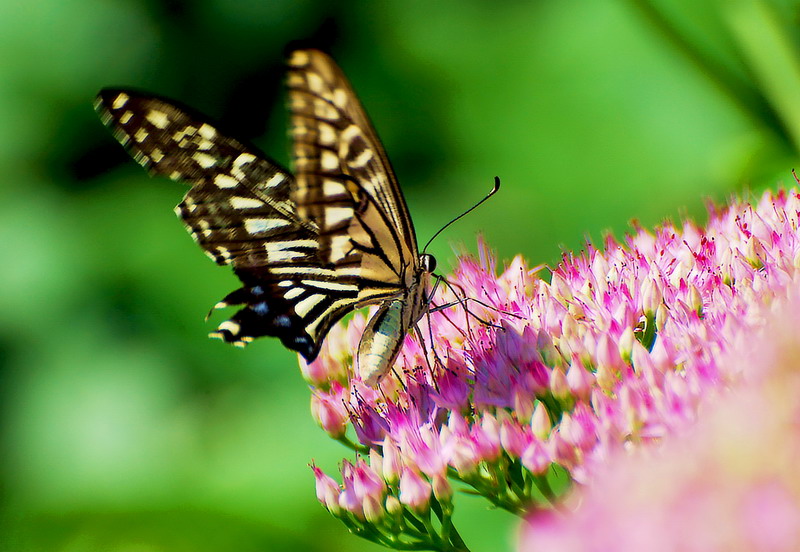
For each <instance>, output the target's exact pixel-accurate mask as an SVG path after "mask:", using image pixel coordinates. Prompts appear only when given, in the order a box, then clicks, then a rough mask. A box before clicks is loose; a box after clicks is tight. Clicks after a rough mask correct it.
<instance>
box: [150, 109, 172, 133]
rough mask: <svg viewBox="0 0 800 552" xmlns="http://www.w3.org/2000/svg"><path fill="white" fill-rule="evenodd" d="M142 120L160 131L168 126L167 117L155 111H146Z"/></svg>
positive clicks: (161, 112)
mask: <svg viewBox="0 0 800 552" xmlns="http://www.w3.org/2000/svg"><path fill="white" fill-rule="evenodd" d="M144 118H145V119H147V120H148V121H150V124H152V125H153V126H154V127H156V128H160V129H164V128H167V125H168V124H169V117H167V114H166V113H164V112H163V111H159V110H157V109H151V110H150V111H148V112H147V115H145V116H144Z"/></svg>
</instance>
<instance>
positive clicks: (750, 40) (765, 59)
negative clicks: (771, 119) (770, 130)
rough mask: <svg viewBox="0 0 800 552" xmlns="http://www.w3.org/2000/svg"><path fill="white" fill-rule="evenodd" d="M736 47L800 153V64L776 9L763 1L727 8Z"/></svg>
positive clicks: (734, 3) (741, 1)
mask: <svg viewBox="0 0 800 552" xmlns="http://www.w3.org/2000/svg"><path fill="white" fill-rule="evenodd" d="M725 8H726V16H727V21H728V24H729V25H730V28H731V31H732V32H733V35H734V37H735V38H736V40H737V44H738V45H739V47H740V48H741V50H742V53H743V55H744V57H745V59H746V61H747V62H748V64H749V67H750V68H751V69H752V71H753V73H754V74H755V77H756V79H758V81H759V82H760V84H761V89H762V90H763V91H764V94H765V95H766V97H767V99H768V100H769V102H770V103H771V106H772V109H773V110H774V111H775V112H776V113H777V115H778V118H779V120H780V121H781V125H782V128H784V129H785V130H786V132H788V134H789V136H790V138H791V144H792V145H793V146H794V150H795V151H796V152H800V102H798V101H797V94H798V90H800V60H798V56H797V46H796V44H794V43H793V42H792V38H791V37H790V36H788V33H787V29H786V27H785V26H784V25H783V24H782V23H781V20H780V19H779V17H778V15H777V14H776V13H775V10H774V8H773V7H771V6H770V5H769V4H767V3H766V2H763V1H755V0H736V1H731V2H729V3H727V4H725Z"/></svg>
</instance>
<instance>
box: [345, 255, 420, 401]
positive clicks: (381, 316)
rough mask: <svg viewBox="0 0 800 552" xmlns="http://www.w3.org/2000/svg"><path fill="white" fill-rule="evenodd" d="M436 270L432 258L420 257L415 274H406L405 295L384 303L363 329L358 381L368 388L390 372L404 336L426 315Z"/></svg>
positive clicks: (359, 347)
mask: <svg viewBox="0 0 800 552" xmlns="http://www.w3.org/2000/svg"><path fill="white" fill-rule="evenodd" d="M435 268H436V260H435V259H434V258H433V256H432V255H428V254H422V255H420V257H419V262H418V264H417V265H416V266H415V267H414V270H413V271H409V276H410V277H411V280H410V281H409V282H408V287H407V288H406V290H405V293H403V294H402V295H401V296H399V297H398V298H397V299H393V300H391V301H388V302H385V303H383V305H382V306H381V308H380V309H379V310H378V312H377V313H375V315H374V316H373V317H372V318H371V319H370V321H369V323H368V324H367V327H366V328H365V329H364V334H363V335H362V337H361V342H360V343H359V346H358V357H357V358H356V364H357V370H358V375H359V377H360V378H361V380H362V381H363V382H364V383H366V384H367V385H370V386H374V385H376V384H377V383H378V381H379V380H380V379H381V378H382V377H383V376H384V375H385V374H386V373H387V372H388V371H389V369H390V368H391V367H392V365H393V364H394V361H395V359H396V358H397V355H398V354H399V353H400V349H401V348H402V345H403V339H404V338H405V335H406V333H407V332H408V330H410V329H411V328H413V327H414V326H415V325H416V324H417V322H419V320H420V318H422V316H423V315H424V314H425V313H426V312H427V311H428V303H429V302H430V297H429V296H428V288H429V283H430V279H431V273H432V271H433V270H434V269H435Z"/></svg>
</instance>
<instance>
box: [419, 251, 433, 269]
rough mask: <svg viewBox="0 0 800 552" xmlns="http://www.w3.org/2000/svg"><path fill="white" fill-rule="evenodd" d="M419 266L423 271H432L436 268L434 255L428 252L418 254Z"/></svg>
mask: <svg viewBox="0 0 800 552" xmlns="http://www.w3.org/2000/svg"><path fill="white" fill-rule="evenodd" d="M419 266H420V268H422V270H423V272H433V271H434V270H436V257H434V256H433V255H431V254H429V253H423V254H422V255H420V256H419Z"/></svg>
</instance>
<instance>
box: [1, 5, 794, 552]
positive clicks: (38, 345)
mask: <svg viewBox="0 0 800 552" xmlns="http://www.w3.org/2000/svg"><path fill="white" fill-rule="evenodd" d="M799 14H800V11H798V2H796V1H787V0H774V1H770V2H766V1H764V2H762V1H757V0H719V1H712V0H709V1H698V0H661V1H656V0H652V1H647V0H616V1H576V0H560V1H558V2H555V1H535V2H521V1H517V2H513V1H512V2H505V3H499V2H481V1H477V0H461V1H458V2H456V1H445V2H436V3H434V2H423V1H419V0H414V1H404V2H400V1H395V2H358V3H356V2H337V3H327V2H314V1H282V2H275V1H268V0H243V1H238V2H232V1H229V0H196V1H189V0H183V1H180V0H171V1H157V0H139V1H135V0H127V1H125V0H118V1H114V2H112V1H101V0H68V1H57V0H40V1H32V2H28V3H22V2H12V1H10V0H2V1H0V168H2V172H0V175H2V178H1V179H0V182H2V184H0V199H1V201H0V246H2V258H1V260H0V330H2V331H0V378H1V385H0V393H2V399H1V402H0V408H2V441H1V446H2V458H0V469H1V470H2V471H1V472H0V550H3V551H6V550H8V551H12V550H13V551H16V550H21V551H29V550H30V551H39V550H41V551H68V552H84V551H121V552H149V551H162V550H163V551H200V552H205V551H209V552H210V551H223V550H224V551H230V550H236V551H237V552H248V551H256V550H259V551H261V550H270V551H271V550H311V551H314V550H320V551H321V550H326V551H327V550H333V551H357V550H376V549H378V547H377V546H375V545H372V544H370V543H368V542H366V541H362V540H360V539H358V538H356V537H353V536H351V535H349V534H348V533H347V532H346V530H345V528H344V526H343V525H341V524H340V523H339V522H338V521H336V520H334V519H333V518H332V517H330V516H329V515H328V514H327V513H326V512H325V511H324V510H323V509H322V508H321V507H320V506H319V505H318V503H317V501H316V499H315V497H314V490H313V478H312V476H311V472H310V470H309V469H308V467H307V464H308V462H309V461H310V460H312V459H314V460H316V462H317V463H318V464H320V465H321V466H322V467H324V468H325V469H327V470H328V471H333V470H334V469H335V467H336V464H337V462H338V461H340V460H341V458H342V457H343V456H352V455H350V454H348V452H347V451H346V450H345V449H344V448H342V447H341V446H339V445H338V444H336V443H334V442H332V441H330V440H329V439H327V438H326V437H325V436H324V434H323V433H322V432H321V431H319V430H318V429H317V428H316V426H315V424H314V422H313V421H312V420H311V418H310V416H309V411H308V390H307V387H306V385H305V384H304V382H303V381H302V380H301V377H300V375H299V373H298V370H297V361H296V358H295V355H294V354H291V353H289V352H287V351H286V350H284V349H282V348H281V347H280V346H279V345H278V344H277V343H276V342H275V341H274V340H262V341H261V342H258V343H255V344H254V345H252V346H250V347H249V348H247V349H246V350H244V351H242V350H238V349H234V348H231V347H228V346H225V345H224V344H221V343H220V342H218V341H212V340H208V339H206V337H205V334H206V333H207V332H208V331H210V330H211V329H213V327H214V326H213V325H212V324H211V323H208V324H207V323H205V322H204V320H203V316H204V315H205V313H206V312H207V309H208V308H209V307H210V306H211V305H213V304H214V303H215V302H216V301H217V300H218V299H220V298H221V297H222V296H224V295H225V294H226V293H227V292H228V291H230V290H232V289H233V288H234V286H235V285H236V283H235V279H234V277H233V276H232V275H231V274H229V273H228V271H227V270H224V269H219V268H216V267H215V266H214V265H213V263H210V262H209V261H208V260H207V259H206V257H205V256H204V255H203V254H202V252H201V251H200V250H199V248H197V247H196V246H195V245H194V244H192V242H191V239H190V238H189V236H188V235H186V233H185V232H184V231H183V230H182V227H181V224H180V223H179V222H178V221H177V220H176V219H175V216H174V215H173V214H172V208H173V206H174V205H175V204H177V203H178V202H179V201H180V198H181V196H182V194H183V192H184V190H183V189H181V187H180V186H177V185H175V184H174V183H172V182H170V181H166V180H154V179H149V178H148V177H147V176H146V175H145V173H144V171H142V170H141V169H140V168H139V167H138V166H137V165H136V164H135V163H134V162H133V161H131V160H130V159H129V158H128V157H127V155H126V154H125V153H124V151H123V150H122V148H121V147H120V146H119V145H118V144H117V143H116V142H115V141H114V140H113V138H112V137H111V135H110V134H109V133H108V132H107V131H106V130H105V129H104V128H103V127H102V125H101V124H100V122H99V120H98V119H97V117H96V116H95V114H94V112H93V111H92V107H91V103H92V99H93V97H94V95H95V93H96V92H97V91H98V90H99V89H100V88H102V87H105V86H115V85H116V86H135V87H138V88H142V89H146V90H152V91H154V92H157V93H159V94H162V95H167V96H171V97H174V98H177V99H180V100H181V101H182V102H184V103H186V104H189V105H192V106H194V107H195V108H197V109H199V110H201V111H203V112H206V113H208V114H209V115H210V116H212V117H214V118H216V119H221V120H223V121H224V122H225V123H226V125H227V127H228V128H232V129H234V130H235V131H236V132H237V133H238V135H239V136H241V137H243V138H247V139H252V140H254V141H255V142H256V143H257V144H259V145H260V146H262V147H263V148H264V149H265V150H266V151H267V152H269V153H270V154H271V155H273V156H274V157H275V158H277V159H278V160H280V161H282V162H285V161H286V160H287V158H288V155H287V152H288V144H287V140H286V137H285V136H286V115H285V113H284V109H283V97H282V90H281V80H282V77H281V74H282V69H281V63H282V58H283V52H284V48H285V46H286V44H287V43H289V42H291V41H293V40H298V39H302V40H306V41H307V42H305V44H314V45H317V46H319V47H322V48H324V49H327V50H328V51H330V52H331V53H332V54H333V56H334V57H335V58H336V59H337V60H338V61H339V63H340V65H341V66H342V67H343V68H344V70H345V72H346V73H347V74H348V76H349V77H350V79H351V81H352V82H353V84H354V86H355V88H356V90H357V91H358V93H359V95H360V97H361V99H362V101H363V103H364V105H365V106H366V108H367V110H368V111H369V113H370V115H371V116H372V118H373V120H374V122H375V125H376V127H377V129H378V133H379V134H380V136H381V137H382V139H383V141H384V143H385V145H386V148H387V150H388V152H389V154H390V156H391V158H392V160H393V163H394V166H395V169H396V171H397V173H398V176H399V179H400V182H401V183H402V186H403V188H404V191H405V194H406V197H407V199H408V202H409V205H410V210H411V213H412V215H413V216H414V219H415V222H416V226H417V233H418V235H419V238H420V241H425V240H427V237H429V236H430V235H431V234H432V233H433V232H434V231H435V230H436V229H438V228H439V227H440V226H441V225H442V224H444V223H445V222H447V221H448V220H449V219H450V218H451V217H453V216H454V215H455V214H458V213H460V212H461V211H462V210H464V209H465V208H466V207H468V206H469V205H471V204H473V203H474V202H475V201H476V200H477V199H479V198H480V197H482V196H483V194H484V193H485V192H486V191H488V190H489V188H490V187H491V183H492V177H494V176H495V175H499V176H501V177H502V180H503V189H502V191H501V193H500V194H498V195H497V196H496V197H495V198H494V199H493V200H492V201H490V202H489V203H488V204H487V205H485V206H484V207H481V208H480V209H479V210H478V211H476V212H475V213H474V214H472V215H470V216H469V217H467V218H466V219H464V220H463V221H460V222H459V223H458V224H457V225H456V226H454V227H453V228H452V229H450V230H448V231H447V232H446V234H445V235H444V236H443V237H442V238H440V239H439V240H437V242H436V243H435V244H434V246H433V247H432V249H431V251H432V252H433V253H434V254H435V255H436V256H437V257H438V258H439V261H440V264H441V265H443V266H445V267H446V266H447V265H448V263H451V262H452V261H453V259H454V257H455V255H454V251H455V250H459V251H460V250H464V249H466V250H474V248H475V235H476V233H477V232H479V231H480V232H483V233H484V234H485V236H486V238H487V241H488V243H489V244H490V245H491V247H493V248H494V249H495V250H496V251H497V252H498V254H499V256H500V258H501V259H505V260H508V259H510V258H511V257H512V256H513V255H515V254H517V253H522V254H523V255H525V257H526V258H527V259H528V260H529V262H530V263H531V264H532V265H535V264H539V263H551V264H552V263H555V262H557V260H558V258H559V256H560V251H561V249H562V248H566V249H576V248H580V247H581V244H582V243H583V242H584V240H585V238H586V236H592V237H593V238H594V239H598V238H600V237H601V236H602V235H603V232H604V231H606V230H609V229H611V230H613V231H614V232H615V233H617V234H618V235H619V234H621V233H622V232H624V231H625V229H626V228H627V222H628V220H630V219H632V218H637V219H638V220H640V221H641V223H642V224H644V225H645V226H652V225H654V224H656V223H658V222H659V221H660V220H662V219H664V218H665V217H672V218H677V217H680V216H684V215H687V214H688V215H689V216H692V217H695V218H697V219H699V220H702V219H703V217H704V207H703V202H704V200H705V199H706V198H713V199H715V200H717V201H719V200H723V199H725V198H726V197H727V196H728V195H729V194H731V193H733V192H740V191H742V190H745V189H761V188H763V187H766V186H777V185H780V183H787V185H789V184H791V183H793V180H792V177H791V175H790V172H789V171H790V169H791V168H792V167H793V166H795V165H796V163H797V161H798V153H797V152H798V143H800V101H798V100H800V69H798V63H797V51H798V48H797V44H798V41H799V40H800V30H799V29H798V20H799V19H798V17H799ZM457 508H458V509H457V515H456V520H457V524H458V526H459V529H460V531H461V533H462V535H463V536H464V537H465V539H466V540H467V542H468V543H469V544H471V545H472V549H473V551H479V550H485V551H495V550H507V549H510V548H512V546H513V539H514V531H515V527H516V520H515V519H514V518H513V517H511V516H510V515H506V514H505V513H503V512H498V511H496V510H491V509H489V508H487V506H486V504H485V503H484V502H482V501H481V500H479V499H475V498H471V497H462V498H460V499H459V500H458V503H457Z"/></svg>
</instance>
